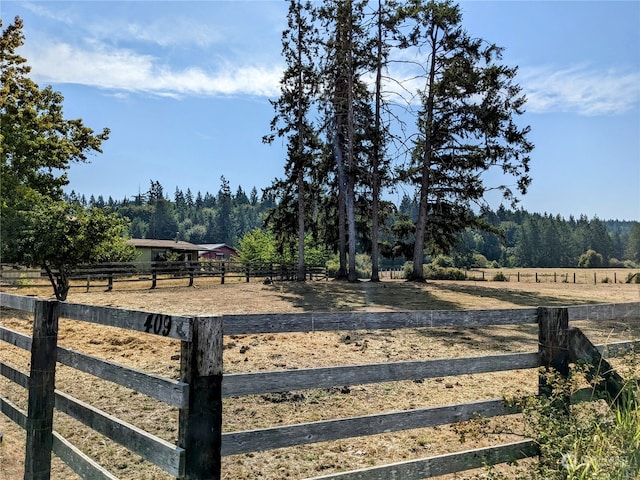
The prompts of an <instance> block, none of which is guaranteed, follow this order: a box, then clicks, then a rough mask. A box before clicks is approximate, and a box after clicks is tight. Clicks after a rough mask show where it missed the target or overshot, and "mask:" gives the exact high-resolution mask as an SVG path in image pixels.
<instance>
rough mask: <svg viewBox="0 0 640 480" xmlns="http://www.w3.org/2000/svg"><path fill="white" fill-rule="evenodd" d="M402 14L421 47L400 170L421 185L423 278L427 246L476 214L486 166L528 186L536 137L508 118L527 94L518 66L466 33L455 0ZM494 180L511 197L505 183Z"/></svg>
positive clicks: (439, 245) (410, 40) (417, 3)
mask: <svg viewBox="0 0 640 480" xmlns="http://www.w3.org/2000/svg"><path fill="white" fill-rule="evenodd" d="M402 16H403V18H404V19H405V22H406V23H405V28H406V30H405V32H406V35H405V36H404V45H405V46H407V47H413V48H417V49H418V51H419V52H425V57H424V66H423V67H424V71H425V75H424V77H423V78H424V81H425V85H424V87H423V88H421V90H420V92H419V93H420V100H421V107H420V111H419V113H418V116H417V130H418V137H417V139H416V141H415V147H414V149H413V152H412V157H411V161H410V162H409V165H408V167H407V168H406V169H405V172H404V174H405V179H406V180H408V181H411V182H413V183H415V184H416V185H417V188H418V191H419V211H418V218H417V221H416V235H415V237H416V243H415V248H414V254H413V274H412V279H413V280H417V281H424V273H423V268H422V264H423V256H424V251H425V248H428V249H430V250H432V251H437V250H438V249H447V248H449V247H450V246H451V244H452V241H453V239H454V238H455V235H456V233H457V232H458V231H460V230H462V229H464V228H465V227H466V226H468V225H469V224H470V223H473V222H474V215H472V214H471V208H470V206H471V203H473V202H480V201H482V198H483V195H484V193H485V191H486V189H487V187H486V186H485V184H484V183H483V179H482V177H481V175H482V173H483V172H485V171H487V170H489V169H491V168H492V167H499V168H501V169H502V171H503V172H504V173H505V174H506V175H510V176H513V177H515V178H516V182H517V186H518V190H519V191H520V192H521V193H525V192H526V188H527V186H528V185H529V183H530V178H529V176H528V170H529V166H528V164H529V156H528V154H529V153H530V152H531V150H532V149H533V145H532V144H531V143H530V142H529V141H528V140H527V134H528V133H529V127H525V128H518V126H517V125H516V124H515V122H514V118H513V117H514V116H515V115H520V114H522V113H523V111H524V110H523V108H524V104H525V101H526V100H525V97H524V96H523V95H521V93H520V91H521V89H520V87H519V86H518V85H517V84H514V83H513V79H514V78H515V75H516V73H517V68H511V67H506V66H503V65H500V64H499V63H498V61H499V60H500V59H501V51H502V50H501V49H500V48H499V47H497V46H496V45H494V44H491V43H487V42H485V41H483V40H482V39H479V38H472V37H471V36H469V34H468V33H467V32H466V31H465V30H464V29H463V28H462V25H461V21H462V15H461V12H460V8H459V7H458V6H457V5H454V4H453V3H452V2H451V1H450V0H445V1H433V0H430V1H426V0H411V1H409V2H407V4H406V6H405V7H403V8H402ZM495 188H498V189H500V190H502V191H503V194H504V196H505V198H507V199H509V200H512V201H514V200H515V196H514V193H513V192H512V191H511V190H510V189H509V188H508V187H507V186H506V185H499V186H497V187H495Z"/></svg>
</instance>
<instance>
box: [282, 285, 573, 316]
mask: <svg viewBox="0 0 640 480" xmlns="http://www.w3.org/2000/svg"><path fill="white" fill-rule="evenodd" d="M274 288H275V289H277V290H278V291H279V298H280V300H282V301H284V302H289V303H291V304H292V305H293V306H294V307H296V308H300V309H302V310H305V311H375V310H377V311H402V310H407V311H415V310H459V309H463V308H468V305H469V297H476V298H477V299H478V302H477V304H475V305H474V307H475V308H496V307H495V306H491V305H490V304H491V302H492V301H494V300H499V301H501V302H505V303H506V304H511V305H513V308H518V307H539V306H563V305H570V304H583V303H585V301H584V300H583V299H578V298H575V299H571V298H567V297H566V296H559V297H554V296H552V295H548V294H546V295H545V294H542V293H537V292H531V291H522V290H511V289H508V288H499V289H498V288H491V287H485V286H482V285H481V284H478V283H473V284H469V285H464V284H460V283H443V282H438V283H433V282H428V283H413V282H406V281H391V282H377V283H372V282H367V281H362V282H356V283H348V282H342V281H335V280H333V281H324V282H313V283H310V282H309V283H297V282H287V283H284V282H283V283H280V284H277V285H274ZM439 293H447V299H446V300H445V299H443V298H441V297H442V295H439ZM451 294H453V296H452V295H451ZM456 295H460V301H456V298H455V296H456ZM483 299H485V300H486V301H485V302H484V303H486V304H487V305H483ZM493 304H494V305H495V302H493ZM465 305H466V306H467V307H465ZM504 308H509V306H506V307H504Z"/></svg>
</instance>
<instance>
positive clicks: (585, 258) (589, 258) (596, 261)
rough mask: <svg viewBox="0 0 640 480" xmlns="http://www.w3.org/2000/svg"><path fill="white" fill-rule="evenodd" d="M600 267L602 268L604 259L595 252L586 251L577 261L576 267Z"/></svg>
mask: <svg viewBox="0 0 640 480" xmlns="http://www.w3.org/2000/svg"><path fill="white" fill-rule="evenodd" d="M602 266H604V259H603V258H602V255H601V254H600V253H598V252H596V251H595V250H591V249H590V250H587V251H586V252H585V253H583V254H582V255H580V258H579V259H578V267H580V268H601V267H602Z"/></svg>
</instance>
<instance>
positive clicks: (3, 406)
mask: <svg viewBox="0 0 640 480" xmlns="http://www.w3.org/2000/svg"><path fill="white" fill-rule="evenodd" d="M0 412H2V413H3V414H4V415H6V416H7V417H8V418H9V420H11V421H12V422H14V423H15V424H17V425H18V426H19V427H20V428H22V429H23V430H24V429H26V428H27V415H26V414H25V413H24V412H23V411H22V410H20V409H19V408H18V407H17V406H15V405H14V404H13V403H12V402H11V400H9V399H8V398H5V397H0Z"/></svg>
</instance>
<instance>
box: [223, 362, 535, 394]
mask: <svg viewBox="0 0 640 480" xmlns="http://www.w3.org/2000/svg"><path fill="white" fill-rule="evenodd" d="M538 365H539V358H538V353H537V352H530V353H516V354H505V355H493V356H486V357H466V358H443V359H437V360H425V361H416V362H390V363H374V364H366V365H353V366H346V367H323V368H308V369H297V370H282V371H272V372H254V373H234V374H227V375H225V376H224V378H223V380H222V395H223V396H225V397H234V396H241V395H254V394H260V393H268V392H282V391H289V390H304V389H309V388H329V387H337V386H343V385H363V384H367V383H381V382H393V381H399V380H418V379H423V378H436V377H448V376H455V375H468V374H474V373H488V372H500V371H505V370H519V369H526V368H537V367H538Z"/></svg>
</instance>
